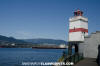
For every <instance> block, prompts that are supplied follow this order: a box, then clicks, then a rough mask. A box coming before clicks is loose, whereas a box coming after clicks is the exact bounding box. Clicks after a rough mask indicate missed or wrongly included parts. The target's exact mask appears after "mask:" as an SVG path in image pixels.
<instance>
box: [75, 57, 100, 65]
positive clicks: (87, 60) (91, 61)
mask: <svg viewBox="0 0 100 66" xmlns="http://www.w3.org/2000/svg"><path fill="white" fill-rule="evenodd" d="M75 66H98V65H97V63H96V59H94V58H85V59H83V60H82V61H80V62H78V63H77V64H76V65H75Z"/></svg>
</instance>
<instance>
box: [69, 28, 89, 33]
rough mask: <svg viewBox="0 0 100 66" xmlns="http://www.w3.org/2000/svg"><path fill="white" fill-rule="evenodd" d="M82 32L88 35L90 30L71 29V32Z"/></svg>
mask: <svg viewBox="0 0 100 66" xmlns="http://www.w3.org/2000/svg"><path fill="white" fill-rule="evenodd" d="M80 31H81V32H87V33H88V29H84V28H75V29H69V32H80Z"/></svg>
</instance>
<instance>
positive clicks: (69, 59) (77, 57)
mask: <svg viewBox="0 0 100 66" xmlns="http://www.w3.org/2000/svg"><path fill="white" fill-rule="evenodd" d="M82 59H83V54H79V53H75V54H73V55H65V54H63V55H62V56H61V58H60V59H59V60H58V62H65V63H66V62H73V63H74V64H76V63H77V62H79V61H80V60H82Z"/></svg>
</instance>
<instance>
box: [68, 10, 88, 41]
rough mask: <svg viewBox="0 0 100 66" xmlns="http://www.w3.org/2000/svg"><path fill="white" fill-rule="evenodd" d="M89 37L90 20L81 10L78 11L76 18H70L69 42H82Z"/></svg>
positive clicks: (75, 14) (75, 13)
mask: <svg viewBox="0 0 100 66" xmlns="http://www.w3.org/2000/svg"><path fill="white" fill-rule="evenodd" d="M86 36H88V19H87V18H85V17H84V16H83V12H82V11H81V10H76V11H75V12H74V16H73V17H71V18H69V35H68V42H82V41H84V37H86Z"/></svg>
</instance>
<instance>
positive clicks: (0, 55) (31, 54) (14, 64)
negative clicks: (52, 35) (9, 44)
mask: <svg viewBox="0 0 100 66" xmlns="http://www.w3.org/2000/svg"><path fill="white" fill-rule="evenodd" d="M63 50H64V49H31V48H0V66H22V65H21V64H22V62H56V61H57V60H58V58H59V57H60V56H61V55H62V52H63ZM66 51H67V50H66Z"/></svg>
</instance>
